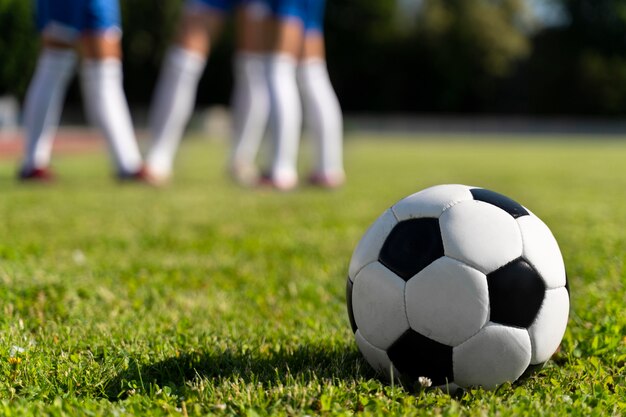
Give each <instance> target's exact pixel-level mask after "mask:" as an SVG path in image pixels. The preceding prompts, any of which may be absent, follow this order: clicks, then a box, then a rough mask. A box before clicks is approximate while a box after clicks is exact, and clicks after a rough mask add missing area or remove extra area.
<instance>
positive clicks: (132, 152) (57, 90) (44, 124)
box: [19, 0, 142, 179]
mask: <svg viewBox="0 0 626 417" xmlns="http://www.w3.org/2000/svg"><path fill="white" fill-rule="evenodd" d="M35 6H36V14H37V17H36V22H37V27H38V29H39V31H40V32H41V34H42V36H43V37H44V39H53V40H56V41H61V42H63V43H67V44H68V47H65V48H62V47H44V48H43V50H42V51H41V53H40V55H39V60H38V62H37V67H36V70H35V74H34V76H33V78H32V80H31V83H30V85H29V88H28V93H27V96H26V100H25V103H24V130H25V133H26V139H27V140H26V155H25V160H24V162H23V164H22V167H21V170H20V173H19V176H20V178H21V179H47V178H49V176H50V174H49V171H48V165H49V163H50V156H51V151H52V142H53V139H54V134H55V131H56V129H57V127H58V124H59V119H60V116H61V111H62V107H63V101H64V98H65V93H66V91H67V87H68V84H69V81H70V80H71V79H72V76H73V75H74V71H75V67H76V63H77V61H78V57H77V54H76V51H75V50H74V49H73V48H72V47H70V46H69V45H75V44H76V43H77V41H78V39H79V37H80V36H81V35H84V34H89V36H90V37H93V42H94V43H98V42H99V40H100V37H104V36H106V37H107V38H108V37H109V36H111V35H113V36H114V38H113V42H114V43H116V42H119V37H120V36H121V27H120V9H119V3H118V2H117V1H116V0H37V1H36V3H35ZM107 41H108V39H107ZM44 43H45V42H44ZM80 74H81V81H82V90H83V96H84V103H85V107H86V111H87V115H88V116H89V118H90V119H91V121H93V122H94V123H95V124H96V125H97V126H98V127H99V128H100V129H101V130H102V133H103V134H104V136H105V137H106V139H107V140H108V142H109V145H110V149H111V151H112V154H113V158H114V162H115V165H116V168H117V175H118V176H119V177H120V178H123V179H127V178H138V175H140V173H141V164H142V162H141V155H140V153H139V148H138V146H137V141H136V139H135V134H134V131H133V125H132V121H131V118H130V112H129V110H128V103H127V102H126V97H125V96H124V91H123V87H122V63H121V61H120V59H119V58H118V57H117V56H108V55H104V54H102V56H101V55H100V54H99V53H98V55H97V56H96V57H91V58H89V59H83V60H82V62H81V71H80Z"/></svg>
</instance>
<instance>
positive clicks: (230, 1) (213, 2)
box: [185, 0, 255, 12]
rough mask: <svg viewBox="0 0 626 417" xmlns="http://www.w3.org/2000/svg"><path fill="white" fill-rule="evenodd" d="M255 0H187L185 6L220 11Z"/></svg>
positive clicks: (227, 10)
mask: <svg viewBox="0 0 626 417" xmlns="http://www.w3.org/2000/svg"><path fill="white" fill-rule="evenodd" d="M253 1H255V0H186V1H185V7H187V8H189V7H191V8H209V9H213V10H216V11H218V12H230V11H231V10H233V9H234V8H235V7H237V6H239V5H242V4H246V3H252V2H253Z"/></svg>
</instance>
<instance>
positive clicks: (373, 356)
mask: <svg viewBox="0 0 626 417" xmlns="http://www.w3.org/2000/svg"><path fill="white" fill-rule="evenodd" d="M354 336H355V338H356V344H357V346H358V347H359V350H360V351H361V354H362V355H363V357H365V360H366V361H367V363H369V364H370V365H371V366H372V368H374V370H375V371H376V372H378V373H380V375H382V376H383V377H384V378H385V379H386V380H387V381H391V380H392V378H393V379H398V378H399V376H400V372H399V371H398V370H397V369H396V368H395V367H394V366H393V364H392V363H391V360H390V359H389V356H388V355H387V352H385V351H384V350H382V349H378V348H377V347H376V346H373V345H372V344H371V343H369V342H368V341H367V340H365V338H364V337H363V335H362V334H361V331H360V330H357V331H356V333H355V335H354Z"/></svg>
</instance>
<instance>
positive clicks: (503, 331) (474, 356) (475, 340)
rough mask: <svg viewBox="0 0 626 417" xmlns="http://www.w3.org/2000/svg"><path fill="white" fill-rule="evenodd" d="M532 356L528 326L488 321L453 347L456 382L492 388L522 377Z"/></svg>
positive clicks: (466, 385) (461, 384)
mask: <svg viewBox="0 0 626 417" xmlns="http://www.w3.org/2000/svg"><path fill="white" fill-rule="evenodd" d="M530 357H531V345H530V336H529V335H528V332H527V331H526V330H525V329H520V328H515V327H507V326H503V325H500V324H495V323H489V324H488V325H486V326H485V327H483V329H482V330H481V331H480V332H478V334H476V335H475V336H474V337H472V338H470V339H469V340H468V341H466V342H465V343H463V344H461V345H460V346H457V347H455V348H454V349H453V350H452V358H453V363H454V365H453V366H454V368H453V372H454V382H455V383H457V384H459V385H460V386H462V387H468V386H473V385H480V386H482V387H484V388H487V389H493V388H495V387H497V386H498V385H500V384H502V383H504V382H507V381H510V382H512V381H515V380H516V379H517V378H519V377H520V376H521V375H522V374H523V373H524V371H525V370H526V368H527V367H528V365H529V364H530Z"/></svg>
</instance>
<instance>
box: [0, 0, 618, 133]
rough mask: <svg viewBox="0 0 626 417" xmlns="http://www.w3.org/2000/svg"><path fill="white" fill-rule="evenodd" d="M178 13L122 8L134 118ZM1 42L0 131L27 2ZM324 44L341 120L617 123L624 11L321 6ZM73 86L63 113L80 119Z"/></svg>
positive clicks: (206, 95) (10, 2)
mask: <svg viewBox="0 0 626 417" xmlns="http://www.w3.org/2000/svg"><path fill="white" fill-rule="evenodd" d="M181 1H182V0H158V1H155V0H125V1H122V4H123V18H124V33H125V34H124V41H123V42H124V48H125V57H124V58H125V62H124V66H125V88H126V93H127V96H128V99H129V101H130V103H131V106H132V107H133V109H134V111H135V112H138V113H141V110H140V109H145V108H146V107H147V104H148V102H149V100H150V97H151V93H152V89H153V87H154V84H155V80H156V76H157V73H158V69H159V64H160V62H161V59H162V56H163V53H164V49H165V48H166V46H167V43H168V41H169V39H170V38H171V32H172V30H173V27H174V25H175V23H176V17H177V14H178V11H179V9H180V4H181ZM0 33H1V36H0V97H2V100H1V103H2V104H0V120H4V122H0V123H3V124H4V125H8V124H10V123H11V121H10V120H9V119H11V118H15V116H11V113H12V112H13V113H15V109H16V108H17V109H19V103H21V101H22V99H23V96H24V93H25V90H26V87H27V84H28V81H29V79H30V76H31V74H32V71H33V67H34V64H35V59H36V56H37V50H38V38H37V37H36V36H35V31H34V28H33V23H32V10H31V2H30V1H27V0H0ZM326 36H327V38H326V39H327V49H328V65H329V71H330V74H331V78H332V81H333V84H334V86H335V89H336V91H337V94H338V96H339V99H340V101H341V104H342V107H343V110H344V112H345V113H346V114H347V115H380V116H390V115H404V116H407V115H422V116H426V117H430V116H434V117H439V116H445V115H447V116H450V115H456V116H459V115H461V116H463V115H467V116H472V117H473V116H476V115H495V116H497V117H507V116H519V115H526V116H531V117H534V118H539V119H541V118H554V117H556V116H559V117H561V116H568V117H570V118H572V119H577V118H579V117H580V116H585V117H586V118H587V119H589V118H591V119H594V118H602V119H603V120H612V121H613V122H615V121H616V120H618V119H619V118H620V117H621V116H622V115H623V114H624V113H625V112H626V1H624V0H328V4H327V13H326ZM232 44H233V31H232V27H230V28H229V30H227V31H226V33H225V34H224V36H223V37H222V39H220V41H219V42H218V44H217V45H216V48H215V49H214V51H213V54H212V56H211V58H210V62H209V65H208V67H207V69H206V74H205V76H204V78H203V80H202V84H201V87H200V90H199V95H198V108H199V109H202V108H206V107H209V106H212V105H227V103H228V102H229V98H230V90H231V85H232V75H231V58H232V52H233V48H232ZM74 84H75V85H74V86H73V87H72V89H71V90H70V93H69V95H68V102H69V103H68V104H69V106H70V108H76V109H78V110H77V111H80V102H81V100H80V94H79V89H78V87H77V85H76V81H75V82H74ZM11 109H13V110H11ZM66 113H68V112H66ZM17 117H19V116H17ZM66 117H67V115H66ZM138 120H139V121H141V117H138Z"/></svg>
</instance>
